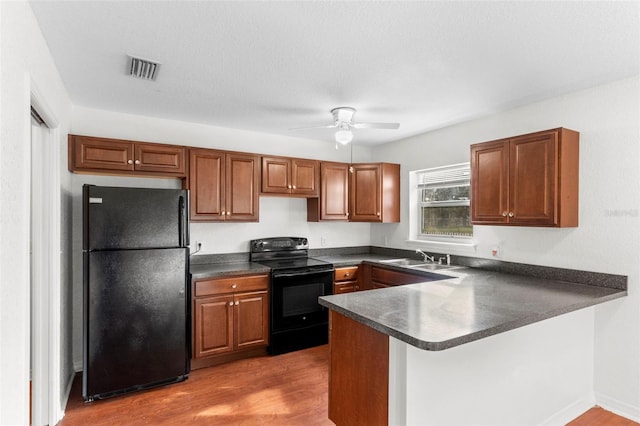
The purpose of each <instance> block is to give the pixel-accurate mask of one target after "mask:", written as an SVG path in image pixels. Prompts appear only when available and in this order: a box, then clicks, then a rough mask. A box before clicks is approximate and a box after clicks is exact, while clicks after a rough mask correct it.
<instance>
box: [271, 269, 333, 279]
mask: <svg viewBox="0 0 640 426" xmlns="http://www.w3.org/2000/svg"><path fill="white" fill-rule="evenodd" d="M327 272H331V271H330V270H327V271H314V270H312V269H309V270H306V271H300V272H291V273H286V272H275V273H274V274H273V278H293V277H304V276H308V275H315V274H326V273H327Z"/></svg>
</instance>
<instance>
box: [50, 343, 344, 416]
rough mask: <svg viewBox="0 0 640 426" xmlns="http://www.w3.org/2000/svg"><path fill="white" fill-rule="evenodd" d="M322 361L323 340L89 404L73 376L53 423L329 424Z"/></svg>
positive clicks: (324, 354) (325, 356)
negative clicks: (62, 409)
mask: <svg viewBox="0 0 640 426" xmlns="http://www.w3.org/2000/svg"><path fill="white" fill-rule="evenodd" d="M328 363H329V356H328V347H327V346H326V345H325V346H320V347H316V348H311V349H306V350H303V351H297V352H292V353H288V354H283V355H279V356H274V357H258V358H251V359H246V360H241V361H236V362H232V363H228V364H222V365H218V366H215V367H209V368H203V369H200V370H194V371H192V372H191V374H190V377H189V379H188V380H186V381H184V382H182V383H177V384H173V385H169V386H164V387H160V388H156V389H151V390H147V391H142V392H136V393H131V394H128V395H123V396H119V397H115V398H110V399H105V400H99V401H95V402H92V403H89V404H87V403H84V402H83V400H82V380H81V376H79V377H76V380H75V381H74V385H73V388H72V390H71V395H70V397H69V403H68V404H67V410H66V414H65V417H64V418H63V420H62V422H60V423H59V424H60V425H61V426H71V425H86V424H92V425H116V424H127V425H146V424H153V425H183V424H195V425H197V424H203V425H204V424H207V425H213V424H215V425H301V424H304V425H318V426H322V425H332V424H333V423H332V422H331V421H329V420H328V416H327V410H328V408H327V404H328V402H327V397H328V381H329V379H328ZM79 379H80V380H79Z"/></svg>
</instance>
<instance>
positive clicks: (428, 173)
mask: <svg viewBox="0 0 640 426" xmlns="http://www.w3.org/2000/svg"><path fill="white" fill-rule="evenodd" d="M414 173H415V177H416V183H417V191H418V194H417V197H416V198H417V201H418V202H417V206H418V210H419V211H418V214H417V217H418V220H419V222H420V223H419V224H418V238H422V239H430V238H433V237H443V238H466V239H468V238H471V237H472V236H473V226H472V225H471V224H470V223H469V218H470V213H471V212H470V207H469V192H470V191H469V185H470V170H469V163H462V164H455V165H452V166H445V167H436V168H433V169H426V170H419V171H417V172H414Z"/></svg>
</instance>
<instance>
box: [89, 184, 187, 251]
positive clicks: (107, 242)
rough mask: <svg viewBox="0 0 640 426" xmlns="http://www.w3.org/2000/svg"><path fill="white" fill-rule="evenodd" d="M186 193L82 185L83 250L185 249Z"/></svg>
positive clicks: (180, 191) (182, 191)
mask: <svg viewBox="0 0 640 426" xmlns="http://www.w3.org/2000/svg"><path fill="white" fill-rule="evenodd" d="M188 201H189V200H188V191H186V190H182V189H151V188H118V187H105V186H94V185H84V187H83V206H84V211H83V214H84V232H83V237H84V238H83V249H84V250H112V249H137V248H160V247H186V246H187V245H188V244H189V238H188V233H189V223H188V218H189V213H188V211H187V209H188V204H189V203H188Z"/></svg>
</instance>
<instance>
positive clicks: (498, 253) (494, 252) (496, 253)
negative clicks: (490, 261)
mask: <svg viewBox="0 0 640 426" xmlns="http://www.w3.org/2000/svg"><path fill="white" fill-rule="evenodd" d="M491 256H493V257H502V247H500V246H499V245H497V246H493V247H491Z"/></svg>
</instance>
